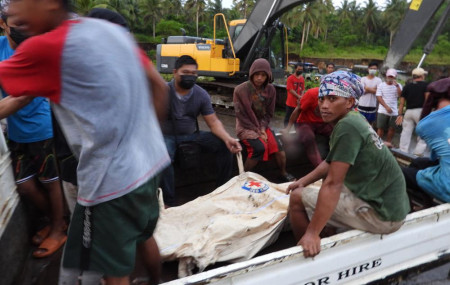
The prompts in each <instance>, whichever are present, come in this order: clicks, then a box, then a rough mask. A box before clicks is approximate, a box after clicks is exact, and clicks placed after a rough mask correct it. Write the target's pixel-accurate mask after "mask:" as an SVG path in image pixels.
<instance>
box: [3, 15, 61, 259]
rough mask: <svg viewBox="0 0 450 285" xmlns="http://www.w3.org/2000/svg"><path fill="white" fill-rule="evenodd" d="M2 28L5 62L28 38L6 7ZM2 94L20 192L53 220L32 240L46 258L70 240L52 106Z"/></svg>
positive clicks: (9, 142) (35, 254) (39, 253)
mask: <svg viewBox="0 0 450 285" xmlns="http://www.w3.org/2000/svg"><path fill="white" fill-rule="evenodd" d="M0 27H1V28H2V29H3V30H4V34H5V36H1V37H0V61H4V60H6V59H8V58H10V57H11V56H12V55H13V54H14V52H15V50H16V49H17V48H18V47H19V45H20V44H21V43H22V42H23V41H25V40H26V39H27V36H25V35H24V34H22V33H21V32H20V31H19V30H18V29H17V28H16V27H15V25H14V23H13V22H12V21H11V20H10V19H9V18H8V17H7V14H6V13H5V7H2V13H1V19H0ZM2 95H3V98H4V99H3V100H2V101H1V102H2V104H1V105H0V119H2V118H4V117H7V118H8V146H9V149H10V150H11V159H12V162H13V166H14V167H13V169H14V176H15V179H16V184H17V191H18V193H19V194H20V196H21V197H22V198H25V199H26V200H27V201H30V202H32V203H33V205H34V206H35V207H37V209H38V210H39V211H41V212H42V213H44V214H45V215H46V216H47V217H48V218H49V219H50V224H49V225H47V226H45V227H44V228H42V229H41V230H40V231H38V232H37V233H36V234H35V235H34V236H33V238H32V243H33V244H34V245H37V246H38V249H37V250H36V251H34V253H33V256H34V257H36V258H42V257H47V256H49V255H51V254H53V253H54V252H55V251H56V250H57V249H59V248H60V247H61V246H62V245H63V244H64V243H65V241H66V239H67V236H66V233H65V230H66V228H67V226H66V223H65V221H64V207H63V195H62V191H61V187H60V184H59V178H58V173H57V171H56V161H55V157H54V153H53V129H52V121H51V111H50V105H49V103H48V101H47V100H46V99H45V98H42V97H36V98H34V97H29V98H16V97H10V96H8V94H6V93H5V92H4V91H3V90H2ZM33 98H34V99H33ZM10 103H11V104H10ZM19 109H20V110H19ZM16 110H19V111H17V112H16Z"/></svg>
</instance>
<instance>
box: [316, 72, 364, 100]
mask: <svg viewBox="0 0 450 285" xmlns="http://www.w3.org/2000/svg"><path fill="white" fill-rule="evenodd" d="M363 94H364V87H363V85H362V84H361V77H359V76H358V75H356V74H353V73H351V72H347V71H335V72H333V73H330V74H327V75H325V76H324V77H322V80H321V81H320V88H319V98H320V97H324V96H329V95H334V96H340V97H345V98H350V97H353V98H355V100H356V105H357V104H358V99H359V97H361V95H363Z"/></svg>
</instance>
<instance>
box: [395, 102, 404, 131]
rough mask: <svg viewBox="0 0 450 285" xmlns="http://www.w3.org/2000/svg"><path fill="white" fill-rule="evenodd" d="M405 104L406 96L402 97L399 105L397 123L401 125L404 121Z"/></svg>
mask: <svg viewBox="0 0 450 285" xmlns="http://www.w3.org/2000/svg"><path fill="white" fill-rule="evenodd" d="M403 106H405V97H403V96H402V97H400V105H399V106H398V117H397V119H396V120H395V123H396V124H397V125H398V126H400V125H401V124H402V123H403Z"/></svg>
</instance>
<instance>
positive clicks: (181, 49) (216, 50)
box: [156, 0, 313, 81]
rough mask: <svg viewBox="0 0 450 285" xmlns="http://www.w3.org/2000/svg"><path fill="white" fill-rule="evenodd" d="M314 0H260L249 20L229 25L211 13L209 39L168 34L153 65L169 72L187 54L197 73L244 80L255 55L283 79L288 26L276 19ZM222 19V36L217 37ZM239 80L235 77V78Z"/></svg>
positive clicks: (236, 21)
mask: <svg viewBox="0 0 450 285" xmlns="http://www.w3.org/2000/svg"><path fill="white" fill-rule="evenodd" d="M311 1H313V0H300V1H299V0H275V1H274V0H259V1H257V2H256V4H255V7H254V9H253V10H252V12H251V14H250V16H249V17H248V19H244V20H233V21H231V22H230V23H229V28H228V25H227V22H226V19H225V16H224V15H223V14H217V15H215V16H214V37H213V38H212V39H206V38H200V37H190V36H170V37H168V38H167V39H166V42H165V43H164V44H160V45H158V46H157V52H156V65H157V69H158V71H159V72H161V73H172V71H173V68H174V64H175V60H176V59H177V58H178V57H180V56H181V55H190V56H192V57H193V58H194V59H196V61H197V62H198V69H199V75H201V76H212V77H214V78H216V79H220V80H222V81H223V80H224V79H225V80H226V79H233V81H240V80H245V78H246V76H247V75H248V70H249V68H250V66H251V64H252V62H253V61H254V60H255V59H256V58H261V57H262V58H266V59H267V60H269V62H270V64H271V67H272V72H273V75H274V78H284V75H285V70H286V68H287V62H288V58H287V54H288V53H287V42H286V40H287V29H286V28H285V26H284V25H283V24H282V23H281V22H280V21H279V20H278V18H279V17H280V16H281V15H282V14H283V13H284V12H286V11H287V10H289V9H292V8H293V7H295V6H297V5H300V4H304V3H308V2H311ZM219 20H222V21H223V23H224V26H225V29H226V31H227V37H226V38H225V39H217V38H216V27H217V26H216V24H217V22H218V21H219ZM236 79H238V80H236Z"/></svg>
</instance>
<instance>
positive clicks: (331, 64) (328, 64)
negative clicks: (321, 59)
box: [327, 62, 336, 68]
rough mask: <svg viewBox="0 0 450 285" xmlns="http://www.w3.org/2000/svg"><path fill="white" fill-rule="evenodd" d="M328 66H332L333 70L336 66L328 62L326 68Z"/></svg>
mask: <svg viewBox="0 0 450 285" xmlns="http://www.w3.org/2000/svg"><path fill="white" fill-rule="evenodd" d="M328 65H332V66H333V68H335V67H336V65H334V63H332V62H329V63H327V67H328Z"/></svg>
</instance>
